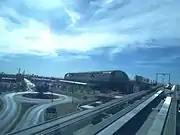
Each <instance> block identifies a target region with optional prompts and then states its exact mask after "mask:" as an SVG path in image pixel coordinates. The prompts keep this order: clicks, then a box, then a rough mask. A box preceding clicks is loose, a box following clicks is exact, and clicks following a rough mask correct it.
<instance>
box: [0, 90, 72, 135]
mask: <svg viewBox="0 0 180 135" xmlns="http://www.w3.org/2000/svg"><path fill="white" fill-rule="evenodd" d="M24 93H34V92H18V93H9V94H5V95H3V96H2V101H3V103H4V108H3V110H2V111H1V112H0V134H5V133H7V132H8V130H10V129H11V128H12V126H13V124H14V122H15V121H16V119H17V118H18V115H19V113H20V107H21V105H20V104H18V103H21V102H25V103H36V104H37V103H38V105H34V106H33V107H31V108H29V109H28V110H27V111H26V113H25V114H24V115H23V117H22V118H21V120H20V121H19V122H18V124H17V125H16V126H15V129H14V130H13V131H17V130H20V129H23V128H27V127H29V126H33V125H35V124H38V123H39V122H43V121H44V117H43V112H44V110H45V109H47V108H49V107H51V106H54V105H58V104H63V103H67V102H72V98H71V97H67V96H65V95H60V94H55V95H58V96H59V98H58V99H53V102H52V100H51V99H48V100H47V99H30V98H26V97H23V96H22V94H24ZM47 94H49V93H47Z"/></svg>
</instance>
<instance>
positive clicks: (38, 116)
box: [13, 95, 72, 131]
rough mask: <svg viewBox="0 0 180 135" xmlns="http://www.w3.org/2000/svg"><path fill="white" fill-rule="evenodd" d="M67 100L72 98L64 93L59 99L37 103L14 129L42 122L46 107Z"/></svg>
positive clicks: (69, 100) (70, 100)
mask: <svg viewBox="0 0 180 135" xmlns="http://www.w3.org/2000/svg"><path fill="white" fill-rule="evenodd" d="M67 102H72V98H71V97H67V96H64V95H62V97H61V98H60V99H59V100H57V99H56V100H54V101H53V102H49V103H45V104H41V105H35V106H33V107H31V108H29V109H28V110H27V111H26V113H25V114H24V115H23V117H22V119H21V120H20V122H19V123H18V125H17V126H16V127H15V129H14V130H13V131H18V130H20V129H24V128H27V127H29V126H33V125H36V124H38V123H39V122H42V121H43V112H44V110H45V109H47V108H49V107H51V106H54V105H58V104H63V103H67Z"/></svg>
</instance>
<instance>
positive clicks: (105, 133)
mask: <svg viewBox="0 0 180 135" xmlns="http://www.w3.org/2000/svg"><path fill="white" fill-rule="evenodd" d="M162 92H163V90H160V91H158V92H157V93H156V94H154V95H153V96H151V97H150V98H149V99H147V100H146V101H145V102H143V103H141V104H140V105H139V106H137V107H136V108H134V109H133V110H132V111H130V112H129V113H127V114H125V115H124V116H123V117H121V118H120V119H118V120H117V121H115V122H114V123H112V124H111V125H109V126H108V127H106V128H105V129H103V130H102V131H101V132H99V133H98V134H97V135H113V134H114V133H115V132H116V131H118V130H119V129H120V128H121V127H123V126H124V125H125V124H126V123H127V122H128V121H130V120H131V119H132V118H133V117H135V116H136V115H137V114H138V113H139V112H140V111H141V110H142V109H144V108H145V107H146V106H147V105H148V104H149V103H151V102H152V101H153V100H155V99H156V98H157V97H158V96H159V95H160V94H161V93H162Z"/></svg>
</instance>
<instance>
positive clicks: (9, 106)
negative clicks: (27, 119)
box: [0, 93, 20, 134]
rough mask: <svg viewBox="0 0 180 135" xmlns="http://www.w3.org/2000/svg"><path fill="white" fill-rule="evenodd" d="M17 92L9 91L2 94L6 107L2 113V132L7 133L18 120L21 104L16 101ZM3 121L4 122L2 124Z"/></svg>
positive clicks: (0, 115) (0, 125) (0, 114)
mask: <svg viewBox="0 0 180 135" xmlns="http://www.w3.org/2000/svg"><path fill="white" fill-rule="evenodd" d="M15 94H16V93H9V94H5V95H4V96H2V100H3V103H4V109H3V110H2V112H1V113H0V123H1V124H0V131H1V132H0V133H1V134H4V133H6V132H7V131H8V130H9V129H10V128H11V126H12V125H13V123H14V122H15V120H16V116H17V115H18V113H19V110H20V106H19V105H18V104H17V103H16V102H15V101H14V96H15ZM2 123H3V124H2Z"/></svg>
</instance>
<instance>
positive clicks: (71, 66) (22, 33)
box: [0, 0, 180, 83]
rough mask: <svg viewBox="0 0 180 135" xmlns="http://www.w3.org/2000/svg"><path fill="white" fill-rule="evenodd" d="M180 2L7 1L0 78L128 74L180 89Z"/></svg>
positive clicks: (0, 29) (0, 14)
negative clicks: (165, 76)
mask: <svg viewBox="0 0 180 135" xmlns="http://www.w3.org/2000/svg"><path fill="white" fill-rule="evenodd" d="M179 7H180V1H179V0H144V1H143V2H142V0H17V1H14V0H1V3H0V72H6V73H16V72H17V69H18V68H21V69H25V71H26V73H29V74H39V75H44V76H56V77H62V76H63V75H64V74H65V73H67V72H78V71H93V70H114V69H118V70H123V71H125V72H126V73H127V74H128V75H129V77H130V78H132V77H133V76H134V75H142V76H144V77H148V78H150V79H155V74H156V73H157V72H165V73H171V79H172V82H173V83H180V77H179V75H180V13H179V12H180V9H179Z"/></svg>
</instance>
